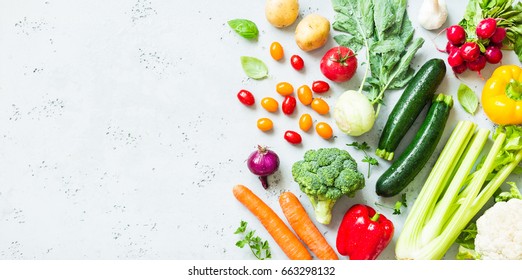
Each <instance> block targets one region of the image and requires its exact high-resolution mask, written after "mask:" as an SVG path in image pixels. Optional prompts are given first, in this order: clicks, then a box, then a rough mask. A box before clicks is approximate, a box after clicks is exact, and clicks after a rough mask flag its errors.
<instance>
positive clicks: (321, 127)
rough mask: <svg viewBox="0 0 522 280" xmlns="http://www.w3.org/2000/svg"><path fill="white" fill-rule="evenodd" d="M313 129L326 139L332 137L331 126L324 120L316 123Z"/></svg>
mask: <svg viewBox="0 0 522 280" xmlns="http://www.w3.org/2000/svg"><path fill="white" fill-rule="evenodd" d="M315 131H316V132H317V134H319V136H321V137H322V138H324V139H326V140H328V139H330V138H332V135H333V130H332V127H331V126H330V125H329V124H327V123H325V122H320V123H317V124H316V125H315Z"/></svg>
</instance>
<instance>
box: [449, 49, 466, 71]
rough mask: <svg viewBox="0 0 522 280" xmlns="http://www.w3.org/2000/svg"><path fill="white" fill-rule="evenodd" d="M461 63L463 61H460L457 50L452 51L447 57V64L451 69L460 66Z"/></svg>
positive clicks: (460, 57)
mask: <svg viewBox="0 0 522 280" xmlns="http://www.w3.org/2000/svg"><path fill="white" fill-rule="evenodd" d="M462 62H464V60H463V59H462V56H460V50H459V49H458V48H457V49H453V50H452V51H451V52H450V54H449V55H448V64H449V65H450V66H451V67H456V66H459V65H461V64H462Z"/></svg>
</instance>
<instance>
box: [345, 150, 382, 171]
mask: <svg viewBox="0 0 522 280" xmlns="http://www.w3.org/2000/svg"><path fill="white" fill-rule="evenodd" d="M346 146H349V147H354V148H355V149H356V150H359V151H363V152H364V158H363V160H362V162H367V163H368V178H370V169H371V167H372V165H375V166H378V165H379V162H378V161H377V159H376V158H374V157H371V156H369V155H368V153H367V151H368V150H370V146H369V145H368V143H366V142H362V143H359V142H352V143H351V144H346Z"/></svg>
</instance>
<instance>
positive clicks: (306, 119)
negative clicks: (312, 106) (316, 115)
mask: <svg viewBox="0 0 522 280" xmlns="http://www.w3.org/2000/svg"><path fill="white" fill-rule="evenodd" d="M313 122H314V121H313V119H312V116H310V114H302V115H301V117H300V118H299V128H300V129H301V130H302V131H308V130H310V128H311V127H312V124H313Z"/></svg>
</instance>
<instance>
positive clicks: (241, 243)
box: [236, 240, 246, 248]
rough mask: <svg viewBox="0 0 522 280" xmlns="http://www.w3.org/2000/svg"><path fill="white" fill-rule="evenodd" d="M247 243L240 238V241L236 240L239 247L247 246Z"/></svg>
mask: <svg viewBox="0 0 522 280" xmlns="http://www.w3.org/2000/svg"><path fill="white" fill-rule="evenodd" d="M245 244H246V241H245V240H239V241H238V242H236V246H237V247H239V248H243V247H245Z"/></svg>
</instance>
